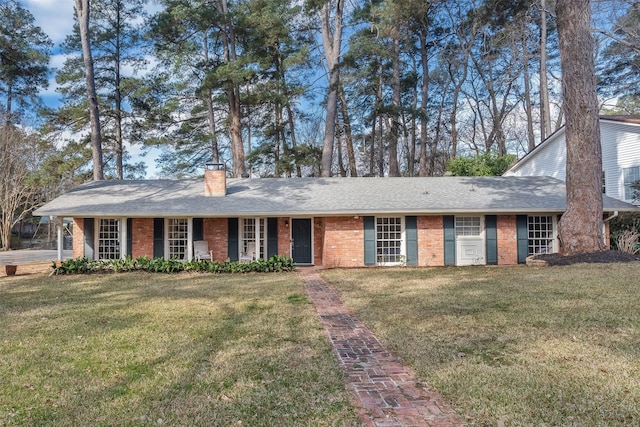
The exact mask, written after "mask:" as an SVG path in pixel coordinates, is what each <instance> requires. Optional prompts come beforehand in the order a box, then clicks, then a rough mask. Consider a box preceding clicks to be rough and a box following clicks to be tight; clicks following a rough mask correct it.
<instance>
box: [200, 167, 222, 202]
mask: <svg viewBox="0 0 640 427" xmlns="http://www.w3.org/2000/svg"><path fill="white" fill-rule="evenodd" d="M226 194H227V175H226V171H225V170H224V164H222V163H207V164H206V169H205V171H204V195H205V196H207V197H223V196H226Z"/></svg>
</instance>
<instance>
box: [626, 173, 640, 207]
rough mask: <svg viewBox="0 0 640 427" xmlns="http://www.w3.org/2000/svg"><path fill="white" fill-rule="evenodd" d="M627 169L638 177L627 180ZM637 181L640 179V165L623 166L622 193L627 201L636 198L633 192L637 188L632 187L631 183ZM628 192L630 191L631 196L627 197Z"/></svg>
mask: <svg viewBox="0 0 640 427" xmlns="http://www.w3.org/2000/svg"><path fill="white" fill-rule="evenodd" d="M632 170H633V171H632ZM627 171H629V174H631V173H634V174H635V175H636V177H637V178H638V179H636V180H633V181H629V182H627V180H626V179H625V178H626V174H627ZM637 181H640V166H630V167H628V168H622V195H623V197H624V200H625V201H627V202H632V201H633V200H634V197H633V193H634V192H635V191H636V190H635V189H634V188H633V187H631V184H633V183H635V182H637ZM627 192H629V193H630V195H631V197H627Z"/></svg>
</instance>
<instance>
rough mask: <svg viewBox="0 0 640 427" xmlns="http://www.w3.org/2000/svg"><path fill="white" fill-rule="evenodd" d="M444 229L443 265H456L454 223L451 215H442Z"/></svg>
mask: <svg viewBox="0 0 640 427" xmlns="http://www.w3.org/2000/svg"><path fill="white" fill-rule="evenodd" d="M442 228H443V231H444V265H456V224H455V218H454V217H453V215H444V216H443V217H442Z"/></svg>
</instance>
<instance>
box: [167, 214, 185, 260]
mask: <svg viewBox="0 0 640 427" xmlns="http://www.w3.org/2000/svg"><path fill="white" fill-rule="evenodd" d="M167 243H168V252H167V255H168V257H169V258H176V259H179V260H186V259H187V258H188V248H189V220H188V219H187V218H169V219H168V220H167Z"/></svg>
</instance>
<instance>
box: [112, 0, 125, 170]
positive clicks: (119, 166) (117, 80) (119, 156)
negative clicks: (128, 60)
mask: <svg viewBox="0 0 640 427" xmlns="http://www.w3.org/2000/svg"><path fill="white" fill-rule="evenodd" d="M120 6H121V4H120V3H117V4H116V5H115V8H116V22H117V24H116V27H117V28H118V31H117V32H116V35H115V49H114V50H115V51H114V55H113V57H114V64H113V72H114V74H115V76H114V81H113V83H114V89H115V90H114V121H115V123H114V126H115V140H116V179H123V178H124V160H123V157H124V141H123V137H122V88H121V86H120V85H121V77H120V37H121V34H120V32H119V29H120V19H121V14H120Z"/></svg>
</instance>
